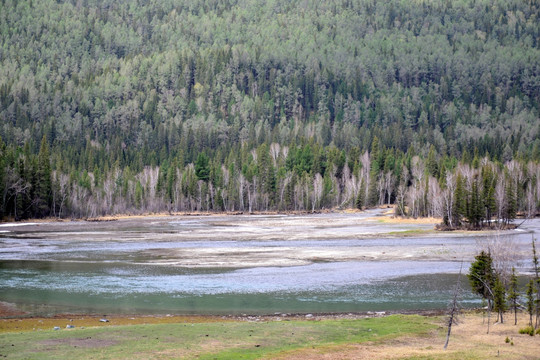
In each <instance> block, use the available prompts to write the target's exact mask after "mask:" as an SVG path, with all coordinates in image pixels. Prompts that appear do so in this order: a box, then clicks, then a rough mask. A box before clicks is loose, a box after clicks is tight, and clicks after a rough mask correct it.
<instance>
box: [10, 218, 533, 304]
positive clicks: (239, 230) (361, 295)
mask: <svg viewBox="0 0 540 360" xmlns="http://www.w3.org/2000/svg"><path fill="white" fill-rule="evenodd" d="M388 216H389V215H387V214H385V211H384V210H382V209H376V210H369V211H365V212H362V213H328V214H313V215H212V216H147V217H140V218H126V219H119V220H117V221H110V222H84V221H69V222H45V223H16V224H9V223H7V224H1V225H0V301H2V302H4V303H8V304H12V306H14V307H16V308H17V309H18V310H20V311H23V312H26V313H28V314H35V315H53V314H57V313H66V312H75V313H95V314H99V313H125V314H167V313H174V314H216V315H219V314H274V313H315V312H316V313H328V312H361V311H400V310H430V309H444V308H446V306H447V304H448V302H449V301H450V299H451V297H452V294H453V291H454V288H455V285H456V283H457V281H458V277H459V273H460V269H461V272H462V273H463V274H462V275H461V277H460V279H461V281H460V282H461V287H462V288H463V290H462V292H461V296H460V298H461V303H462V306H464V307H474V306H479V305H480V299H479V298H478V297H476V296H474V295H473V294H472V293H471V292H470V289H469V288H468V284H467V279H466V276H465V273H466V272H467V271H468V268H469V266H470V262H471V261H472V260H473V258H474V255H475V254H476V253H477V252H478V251H479V249H480V248H485V247H486V246H487V245H488V244H494V243H499V244H504V245H505V246H506V247H508V252H511V253H512V255H513V259H515V261H514V262H515V266H516V267H517V268H518V270H519V271H520V272H522V273H527V272H528V271H530V260H529V258H530V254H531V238H532V235H531V234H532V233H538V232H539V229H540V222H539V220H537V219H535V220H529V221H527V222H525V223H524V224H523V225H521V226H520V227H519V228H518V229H517V230H513V231H506V232H502V233H495V232H436V231H434V230H433V227H434V226H433V224H429V223H426V224H424V223H421V222H415V223H406V222H404V223H399V222H387V221H385V219H386V218H387V217H388Z"/></svg>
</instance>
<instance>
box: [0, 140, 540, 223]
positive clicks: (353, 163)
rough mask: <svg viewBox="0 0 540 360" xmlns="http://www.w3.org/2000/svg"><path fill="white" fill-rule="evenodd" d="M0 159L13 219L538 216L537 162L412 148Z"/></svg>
mask: <svg viewBox="0 0 540 360" xmlns="http://www.w3.org/2000/svg"><path fill="white" fill-rule="evenodd" d="M373 143H374V144H377V143H378V140H377V138H375V141H374V142H373ZM432 150H433V148H432ZM430 153H431V154H433V153H432V151H430ZM0 155H1V157H0V158H1V163H0V179H1V180H2V181H1V185H2V188H1V189H0V190H1V191H2V198H1V200H2V203H1V205H2V206H1V208H0V209H1V213H0V216H2V217H8V218H15V219H24V218H30V217H43V216H56V217H79V218H87V217H95V216H102V215H111V214H118V213H133V214H139V213H151V212H165V211H168V212H201V211H202V212H207V211H212V212H220V211H227V212H238V211H240V212H255V211H317V210H321V209H336V208H341V209H344V208H360V209H362V208H364V207H371V206H378V205H389V204H396V207H395V208H396V213H397V215H402V216H412V217H440V218H443V221H444V224H443V225H442V226H443V227H446V228H462V227H467V228H471V229H479V228H482V227H485V226H491V227H497V228H502V227H505V226H506V225H508V224H509V223H510V222H511V221H512V220H513V219H514V218H515V217H516V215H517V213H518V212H520V213H522V214H523V215H525V216H528V217H532V216H535V215H536V214H537V213H538V212H539V211H540V164H539V163H537V162H533V161H527V162H525V161H523V160H522V161H517V160H511V161H509V162H507V163H505V164H502V163H500V162H493V161H491V160H489V159H488V158H487V157H483V158H478V157H477V156H475V157H474V158H473V159H472V160H470V161H469V162H467V160H466V159H462V160H459V161H458V160H457V159H455V158H452V157H439V156H438V155H431V156H428V157H427V158H426V159H425V160H424V159H423V158H422V157H420V156H418V155H415V154H413V153H412V150H410V151H409V152H407V153H402V152H400V151H399V150H397V151H396V150H394V149H391V148H390V149H389V148H385V147H383V146H380V148H379V149H376V148H375V147H374V148H373V149H372V152H371V153H370V152H368V151H365V152H364V153H362V152H361V149H360V148H352V149H351V150H350V151H349V152H346V151H345V150H339V149H338V148H337V147H335V146H333V145H329V146H326V147H324V146H321V145H320V144H318V143H316V142H314V141H313V140H310V141H303V142H301V143H300V144H298V145H296V144H291V146H290V147H289V146H281V145H279V144H278V143H271V144H270V146H268V145H267V144H266V143H263V144H261V145H259V146H258V147H255V148H252V149H249V148H247V147H246V146H243V145H240V144H238V145H237V146H236V147H234V148H232V149H231V150H230V151H229V153H226V154H224V153H222V152H221V151H220V150H218V151H216V152H215V153H213V154H212V155H210V156H209V155H207V154H206V153H204V152H202V153H199V154H198V156H197V159H196V160H195V162H193V163H188V164H187V165H183V164H184V160H183V159H182V157H181V156H179V157H175V158H173V159H172V160H171V161H170V162H169V161H165V162H164V163H162V164H161V165H160V166H157V165H156V166H149V165H146V166H145V165H143V164H139V166H137V165H136V164H135V166H134V167H133V168H131V167H130V166H126V167H122V166H120V165H119V162H118V161H116V162H115V163H114V164H112V165H111V167H109V165H108V163H105V165H104V167H103V168H101V167H99V166H98V165H97V164H94V165H93V166H92V169H93V170H92V171H88V170H86V169H83V170H82V171H81V169H79V168H77V167H76V166H74V165H72V164H69V163H68V162H66V161H64V159H62V158H60V157H57V156H55V155H54V153H53V152H51V150H50V148H49V143H48V141H47V138H46V137H44V138H43V139H42V141H41V145H40V150H39V152H38V153H37V154H33V153H32V152H31V150H30V147H29V146H28V145H26V146H25V147H24V148H21V147H15V146H13V145H6V144H5V143H4V142H3V141H1V138H0ZM89 160H90V159H89Z"/></svg>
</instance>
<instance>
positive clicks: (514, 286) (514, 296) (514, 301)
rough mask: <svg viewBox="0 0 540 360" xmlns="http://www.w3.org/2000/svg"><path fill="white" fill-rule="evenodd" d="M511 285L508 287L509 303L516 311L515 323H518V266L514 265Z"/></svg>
mask: <svg viewBox="0 0 540 360" xmlns="http://www.w3.org/2000/svg"><path fill="white" fill-rule="evenodd" d="M509 285H510V287H509V289H508V304H509V305H510V309H512V310H513V311H514V325H517V309H518V299H519V292H518V278H517V275H516V268H515V267H512V275H511V276H510V284H509Z"/></svg>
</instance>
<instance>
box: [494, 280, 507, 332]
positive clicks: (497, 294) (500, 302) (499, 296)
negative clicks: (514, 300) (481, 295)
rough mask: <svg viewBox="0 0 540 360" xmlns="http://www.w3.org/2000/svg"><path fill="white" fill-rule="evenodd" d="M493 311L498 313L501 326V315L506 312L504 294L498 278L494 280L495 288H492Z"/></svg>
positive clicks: (502, 320)
mask: <svg viewBox="0 0 540 360" xmlns="http://www.w3.org/2000/svg"><path fill="white" fill-rule="evenodd" d="M493 310H495V311H497V312H498V314H499V315H498V316H499V318H500V319H501V324H502V323H503V322H504V319H503V314H504V312H505V311H506V293H505V289H504V286H503V284H502V281H501V279H500V278H499V277H498V276H497V277H496V278H495V286H494V287H493Z"/></svg>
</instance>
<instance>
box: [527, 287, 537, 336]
mask: <svg viewBox="0 0 540 360" xmlns="http://www.w3.org/2000/svg"><path fill="white" fill-rule="evenodd" d="M534 292H535V291H534V281H533V279H530V280H529V282H528V283H527V290H526V295H527V313H528V314H529V326H533V314H534V308H535V301H534Z"/></svg>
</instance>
